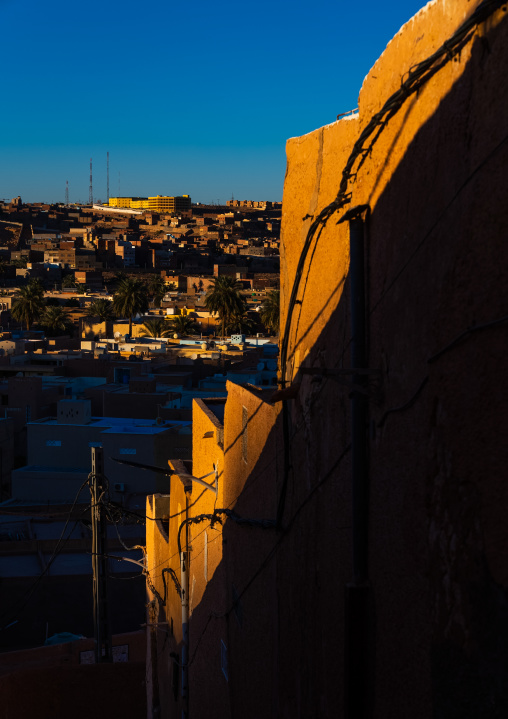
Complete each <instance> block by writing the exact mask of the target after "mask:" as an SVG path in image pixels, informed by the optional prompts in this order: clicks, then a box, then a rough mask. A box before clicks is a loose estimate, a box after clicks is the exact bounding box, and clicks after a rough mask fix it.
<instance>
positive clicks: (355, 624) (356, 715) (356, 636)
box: [344, 207, 374, 719]
mask: <svg viewBox="0 0 508 719" xmlns="http://www.w3.org/2000/svg"><path fill="white" fill-rule="evenodd" d="M365 210H366V208H365V207H361V208H356V210H352V211H350V213H348V216H349V217H348V219H349V235H350V265H349V280H350V288H351V335H352V340H351V365H352V383H353V387H352V390H351V395H350V397H351V481H352V545H353V546H352V550H353V577H352V581H351V582H350V583H349V584H347V585H346V588H345V682H344V690H345V715H346V719H368V717H370V716H371V706H372V690H373V681H372V653H373V647H374V644H373V621H372V618H373V612H372V590H371V587H370V584H369V580H368V549H369V544H368V524H369V456H368V449H369V447H368V410H369V398H368V379H367V378H368V374H367V370H368V366H367V365H368V356H367V321H366V281H365V277H366V259H365V254H366V253H365V234H366V232H365V226H366V223H365V214H366V213H365ZM362 370H363V372H362Z"/></svg>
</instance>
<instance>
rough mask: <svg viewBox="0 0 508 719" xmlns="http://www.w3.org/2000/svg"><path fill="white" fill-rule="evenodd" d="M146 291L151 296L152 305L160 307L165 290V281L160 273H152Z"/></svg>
mask: <svg viewBox="0 0 508 719" xmlns="http://www.w3.org/2000/svg"><path fill="white" fill-rule="evenodd" d="M148 291H149V292H150V294H151V296H152V302H153V304H154V306H156V307H160V304H161V302H162V300H163V299H164V295H165V294H166V292H167V288H166V283H165V282H164V280H163V278H162V277H161V276H160V275H154V276H153V277H151V278H150V281H149V283H148Z"/></svg>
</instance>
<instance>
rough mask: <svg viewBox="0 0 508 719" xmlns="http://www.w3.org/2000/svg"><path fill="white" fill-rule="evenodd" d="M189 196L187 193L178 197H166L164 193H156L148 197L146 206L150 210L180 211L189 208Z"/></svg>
mask: <svg viewBox="0 0 508 719" xmlns="http://www.w3.org/2000/svg"><path fill="white" fill-rule="evenodd" d="M190 206H191V198H190V196H189V195H181V196H179V197H167V196H165V195H157V196H156V197H149V198H148V208H149V209H150V210H152V212H167V213H174V212H181V211H182V210H190Z"/></svg>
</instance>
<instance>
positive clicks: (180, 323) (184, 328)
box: [171, 315, 197, 335]
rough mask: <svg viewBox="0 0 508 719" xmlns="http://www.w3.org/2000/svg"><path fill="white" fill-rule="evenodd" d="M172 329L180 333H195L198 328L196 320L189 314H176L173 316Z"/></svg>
mask: <svg viewBox="0 0 508 719" xmlns="http://www.w3.org/2000/svg"><path fill="white" fill-rule="evenodd" d="M171 330H172V331H173V332H178V334H179V335H192V334H195V332H196V330H197V328H196V323H195V322H194V320H193V319H192V318H191V317H189V316H188V315H175V316H174V317H172V318H171Z"/></svg>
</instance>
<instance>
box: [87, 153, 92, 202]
mask: <svg viewBox="0 0 508 719" xmlns="http://www.w3.org/2000/svg"><path fill="white" fill-rule="evenodd" d="M88 204H90V205H93V190H92V158H90V190H89V193H88Z"/></svg>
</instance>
